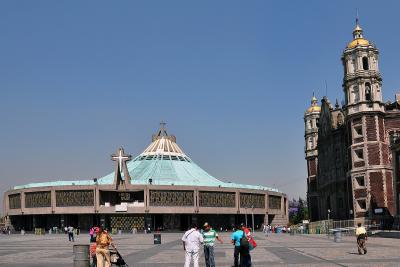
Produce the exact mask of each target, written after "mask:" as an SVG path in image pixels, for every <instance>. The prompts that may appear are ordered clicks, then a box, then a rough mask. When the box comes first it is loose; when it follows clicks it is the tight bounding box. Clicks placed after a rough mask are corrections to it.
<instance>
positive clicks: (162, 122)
mask: <svg viewBox="0 0 400 267" xmlns="http://www.w3.org/2000/svg"><path fill="white" fill-rule="evenodd" d="M165 125H167V123H166V122H164V121H161V122H160V130H161V131H163V132H164V131H165Z"/></svg>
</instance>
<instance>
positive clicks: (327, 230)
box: [326, 209, 331, 237]
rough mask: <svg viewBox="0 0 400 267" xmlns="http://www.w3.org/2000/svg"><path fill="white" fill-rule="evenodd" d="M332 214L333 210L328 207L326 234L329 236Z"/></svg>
mask: <svg viewBox="0 0 400 267" xmlns="http://www.w3.org/2000/svg"><path fill="white" fill-rule="evenodd" d="M330 215H331V210H330V209H328V222H327V223H326V234H327V235H328V237H329V219H330Z"/></svg>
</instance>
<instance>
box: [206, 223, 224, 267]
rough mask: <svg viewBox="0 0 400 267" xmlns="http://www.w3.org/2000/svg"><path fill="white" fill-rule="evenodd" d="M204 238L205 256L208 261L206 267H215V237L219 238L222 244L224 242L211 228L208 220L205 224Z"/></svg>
mask: <svg viewBox="0 0 400 267" xmlns="http://www.w3.org/2000/svg"><path fill="white" fill-rule="evenodd" d="M203 239H204V243H203V244H204V257H205V261H206V267H215V261H214V245H215V239H217V240H218V242H220V243H221V244H222V243H224V242H223V241H222V240H221V238H219V236H218V233H217V232H216V231H215V230H213V229H212V228H211V226H210V225H209V224H208V223H207V222H206V223H205V224H204V231H203Z"/></svg>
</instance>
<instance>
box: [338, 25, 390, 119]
mask: <svg viewBox="0 0 400 267" xmlns="http://www.w3.org/2000/svg"><path fill="white" fill-rule="evenodd" d="M378 56H379V52H378V49H376V47H375V46H374V45H372V44H370V42H369V41H368V40H366V39H365V38H364V36H363V30H362V29H361V27H360V25H359V23H358V19H357V20H356V27H355V29H354V31H353V40H352V41H351V42H350V43H349V44H348V45H347V47H346V49H345V50H344V52H343V56H342V62H343V66H344V79H343V90H344V94H345V104H346V106H347V112H348V115H351V114H355V113H358V112H362V111H380V112H384V104H383V102H382V90H381V87H382V78H381V75H380V73H379V67H378Z"/></svg>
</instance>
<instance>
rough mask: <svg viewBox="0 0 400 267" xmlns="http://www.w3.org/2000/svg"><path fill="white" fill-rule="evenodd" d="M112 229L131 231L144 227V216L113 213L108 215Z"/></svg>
mask: <svg viewBox="0 0 400 267" xmlns="http://www.w3.org/2000/svg"><path fill="white" fill-rule="evenodd" d="M110 226H111V228H112V229H118V230H126V231H131V230H132V229H133V228H136V229H137V230H143V229H144V216H128V215H113V216H111V217H110Z"/></svg>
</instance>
